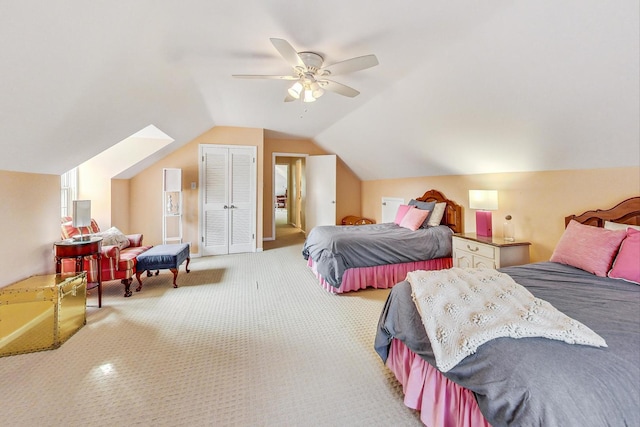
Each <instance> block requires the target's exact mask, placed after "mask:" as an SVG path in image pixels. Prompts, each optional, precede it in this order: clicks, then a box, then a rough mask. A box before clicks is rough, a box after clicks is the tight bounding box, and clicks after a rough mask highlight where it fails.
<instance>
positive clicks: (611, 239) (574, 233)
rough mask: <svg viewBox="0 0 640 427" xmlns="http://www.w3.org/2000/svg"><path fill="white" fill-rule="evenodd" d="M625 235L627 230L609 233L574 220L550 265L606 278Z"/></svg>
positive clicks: (565, 231) (563, 236)
mask: <svg viewBox="0 0 640 427" xmlns="http://www.w3.org/2000/svg"><path fill="white" fill-rule="evenodd" d="M626 235H627V233H626V232H625V231H624V230H606V229H604V228H598V227H593V226H591V225H584V224H580V223H579V222H577V221H574V220H571V222H569V225H568V226H567V228H566V230H564V234H563V235H562V237H561V238H560V241H559V242H558V245H557V246H556V248H555V250H554V251H553V254H552V255H551V259H550V260H549V261H553V262H559V263H561V264H567V265H571V266H573V267H576V268H579V269H581V270H584V271H588V272H589V273H593V274H595V275H596V276H600V277H607V272H608V271H609V269H610V268H611V263H612V262H613V259H614V257H615V256H616V254H617V253H618V249H619V248H620V243H621V242H622V240H623V239H624V238H625V237H626Z"/></svg>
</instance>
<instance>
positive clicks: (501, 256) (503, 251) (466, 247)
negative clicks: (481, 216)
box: [453, 233, 531, 268]
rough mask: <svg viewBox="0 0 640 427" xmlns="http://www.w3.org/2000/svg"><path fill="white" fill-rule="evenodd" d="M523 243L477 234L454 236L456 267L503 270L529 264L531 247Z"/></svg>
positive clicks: (454, 263)
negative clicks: (503, 268)
mask: <svg viewBox="0 0 640 427" xmlns="http://www.w3.org/2000/svg"><path fill="white" fill-rule="evenodd" d="M530 245H531V243H529V242H523V241H518V240H516V241H514V242H508V241H506V240H504V239H503V238H501V237H482V236H477V235H476V234H475V233H466V234H454V235H453V266H454V267H463V268H468V267H473V268H476V267H485V268H502V267H509V266H512V265H520V264H527V263H528V262H529V246H530Z"/></svg>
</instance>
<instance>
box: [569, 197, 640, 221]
mask: <svg viewBox="0 0 640 427" xmlns="http://www.w3.org/2000/svg"><path fill="white" fill-rule="evenodd" d="M572 219H573V220H576V221H578V222H580V223H582V224H586V225H593V226H595V227H604V223H605V221H612V222H618V223H621V224H629V225H640V196H638V197H631V198H629V199H627V200H624V201H622V202H620V203H618V204H617V205H615V206H614V207H612V208H611V209H596V210H593V211H586V212H584V213H582V214H580V215H569V216H567V217H565V218H564V225H565V227H566V226H567V225H569V222H570V221H571V220H572Z"/></svg>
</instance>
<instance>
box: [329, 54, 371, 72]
mask: <svg viewBox="0 0 640 427" xmlns="http://www.w3.org/2000/svg"><path fill="white" fill-rule="evenodd" d="M378 64H379V62H378V58H376V56H375V55H364V56H358V57H356V58H351V59H346V60H344V61H341V62H336V63H335V64H332V65H327V66H326V67H322V68H321V69H320V74H321V75H323V74H324V72H327V71H328V72H329V74H331V75H336V74H346V73H353V72H354V71H360V70H365V69H367V68H371V67H375V66H376V65H378Z"/></svg>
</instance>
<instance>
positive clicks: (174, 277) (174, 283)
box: [169, 268, 178, 288]
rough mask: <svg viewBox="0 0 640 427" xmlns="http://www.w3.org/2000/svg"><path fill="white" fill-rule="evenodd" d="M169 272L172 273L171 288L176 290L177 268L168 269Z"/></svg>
mask: <svg viewBox="0 0 640 427" xmlns="http://www.w3.org/2000/svg"><path fill="white" fill-rule="evenodd" d="M169 270H171V272H172V273H173V287H174V288H177V287H178V284H177V283H176V279H177V278H178V269H177V268H170V269H169Z"/></svg>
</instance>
